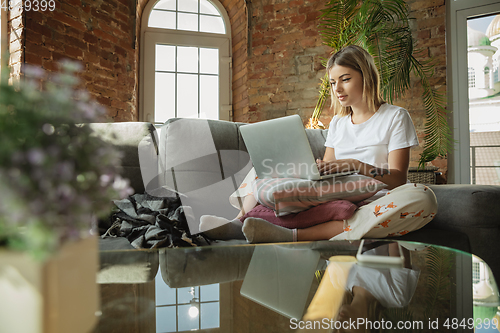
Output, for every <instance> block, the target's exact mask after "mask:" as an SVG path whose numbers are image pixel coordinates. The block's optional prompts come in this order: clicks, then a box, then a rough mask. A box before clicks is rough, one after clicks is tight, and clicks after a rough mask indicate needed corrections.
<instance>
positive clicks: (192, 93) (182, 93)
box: [177, 74, 198, 300]
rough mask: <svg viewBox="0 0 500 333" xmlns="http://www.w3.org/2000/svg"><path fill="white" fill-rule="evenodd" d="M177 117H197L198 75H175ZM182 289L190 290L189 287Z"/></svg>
mask: <svg viewBox="0 0 500 333" xmlns="http://www.w3.org/2000/svg"><path fill="white" fill-rule="evenodd" d="M177 117H180V118H198V75H191V74H178V75H177ZM182 289H189V290H190V288H182ZM180 290H181V289H179V299H180V297H181V294H180ZM189 297H191V295H189ZM189 300H190V299H189Z"/></svg>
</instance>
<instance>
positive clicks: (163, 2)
mask: <svg viewBox="0 0 500 333" xmlns="http://www.w3.org/2000/svg"><path fill="white" fill-rule="evenodd" d="M175 3H176V0H160V1H158V2H157V3H156V5H155V6H154V7H153V8H154V9H168V10H175Z"/></svg>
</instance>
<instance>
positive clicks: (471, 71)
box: [469, 67, 476, 88]
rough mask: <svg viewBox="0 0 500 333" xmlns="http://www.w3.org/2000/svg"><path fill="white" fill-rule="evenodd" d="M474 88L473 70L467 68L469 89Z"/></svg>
mask: <svg viewBox="0 0 500 333" xmlns="http://www.w3.org/2000/svg"><path fill="white" fill-rule="evenodd" d="M474 87H476V72H475V71H474V68H472V67H469V88H474Z"/></svg>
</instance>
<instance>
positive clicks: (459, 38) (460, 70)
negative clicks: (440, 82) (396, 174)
mask: <svg viewBox="0 0 500 333" xmlns="http://www.w3.org/2000/svg"><path fill="white" fill-rule="evenodd" d="M499 12H500V0H475V1H470V0H453V1H446V46H447V52H446V53H447V82H446V85H447V90H448V101H449V102H448V110H449V111H451V112H450V117H449V124H450V127H451V128H452V129H453V133H452V138H453V140H454V141H455V145H454V149H453V150H452V151H450V152H449V156H448V183H450V184H470V183H471V175H470V133H469V94H468V88H469V87H468V86H469V84H468V83H469V73H468V64H467V19H468V18H474V17H480V16H485V15H489V14H495V13H499Z"/></svg>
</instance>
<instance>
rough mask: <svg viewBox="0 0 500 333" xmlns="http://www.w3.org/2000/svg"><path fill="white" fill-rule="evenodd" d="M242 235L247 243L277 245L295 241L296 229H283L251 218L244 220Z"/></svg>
mask: <svg viewBox="0 0 500 333" xmlns="http://www.w3.org/2000/svg"><path fill="white" fill-rule="evenodd" d="M243 233H244V234H245V237H246V239H247V241H248V242H249V243H277V242H293V241H296V240H297V236H296V229H288V228H283V227H280V226H278V225H274V224H272V223H270V222H267V221H266V220H263V219H259V218H253V217H248V218H246V219H245V222H244V223H243Z"/></svg>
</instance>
